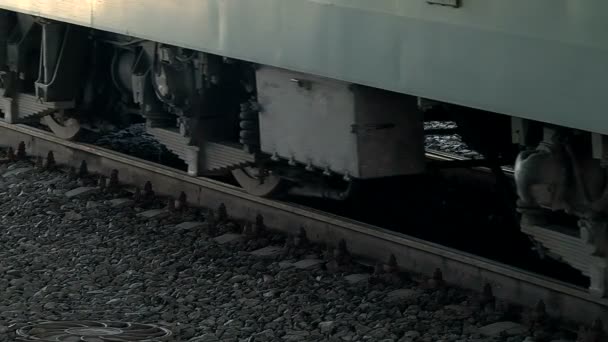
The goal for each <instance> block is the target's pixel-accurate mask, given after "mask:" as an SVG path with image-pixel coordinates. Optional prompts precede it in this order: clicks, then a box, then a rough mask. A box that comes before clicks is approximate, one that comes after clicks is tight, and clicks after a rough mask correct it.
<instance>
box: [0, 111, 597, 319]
mask: <svg viewBox="0 0 608 342" xmlns="http://www.w3.org/2000/svg"><path fill="white" fill-rule="evenodd" d="M20 141H24V142H25V143H26V149H27V152H28V154H30V155H35V156H46V155H47V153H48V152H49V151H53V153H54V156H55V159H56V161H57V162H58V163H60V164H67V165H71V166H75V167H77V166H78V165H80V163H81V162H82V161H83V160H84V161H86V163H87V165H88V168H89V170H90V171H92V172H95V173H99V174H105V175H109V174H110V172H111V171H112V170H118V171H119V177H120V181H121V182H123V183H126V184H130V185H137V186H142V185H143V183H144V182H146V181H150V182H152V183H153V184H154V190H155V192H156V193H157V194H160V195H163V196H171V197H175V196H177V195H178V193H179V192H180V191H183V192H184V193H185V194H186V195H187V198H188V202H189V204H190V205H194V206H202V207H210V208H215V207H217V206H218V205H219V204H220V203H224V204H225V205H226V207H227V208H228V211H229V213H230V216H231V217H232V218H234V219H237V220H247V221H253V220H255V218H256V216H257V215H258V214H261V215H263V216H264V222H265V224H266V225H267V226H268V227H270V228H271V229H273V230H278V231H282V232H284V233H286V234H297V233H298V231H299V229H300V227H304V228H305V229H306V232H307V236H308V238H309V239H310V240H311V241H312V242H322V243H326V244H329V245H332V244H333V245H337V244H338V242H339V241H340V240H344V241H346V244H347V246H348V249H349V251H350V252H351V253H352V254H353V255H354V256H355V257H356V258H357V259H358V260H360V261H361V262H363V263H371V264H375V263H377V262H379V261H386V260H388V259H389V258H390V257H391V255H392V256H394V257H395V259H396V261H397V264H398V265H399V266H400V268H402V269H404V270H407V271H410V272H415V273H418V274H423V275H428V276H431V275H432V274H434V273H435V271H436V270H437V269H439V270H441V273H442V275H443V279H444V280H445V281H446V282H447V283H449V284H453V285H456V286H459V287H463V288H469V289H472V290H477V291H481V290H482V289H483V288H484V286H486V285H487V284H489V285H490V286H491V288H492V291H493V294H494V295H495V296H496V297H497V298H500V299H504V300H507V301H510V302H513V303H517V304H520V305H523V306H528V307H529V306H533V305H535V304H536V303H538V302H539V301H540V300H542V301H544V303H545V305H546V309H547V312H548V313H549V314H552V315H555V316H558V317H560V318H563V319H566V320H569V321H574V322H578V323H583V324H589V323H590V322H591V321H592V320H594V319H596V318H600V319H602V320H603V322H605V323H608V300H606V299H604V298H597V297H594V296H592V295H590V294H589V293H588V291H587V290H586V289H585V288H581V287H576V286H573V285H570V284H567V283H564V282H559V281H555V280H552V279H549V278H547V277H543V276H539V275H537V274H533V273H530V272H527V271H523V270H521V269H517V268H514V267H511V266H508V265H505V264H501V263H497V262H494V261H492V260H488V259H485V258H480V257H477V256H475V255H471V254H467V253H463V252H461V251H458V250H455V249H451V248H446V247H443V246H441V245H438V244H434V243H430V242H427V241H423V240H420V239H416V238H412V237H409V236H407V235H404V234H399V233H395V232H392V231H389V230H385V229H382V228H380V227H376V226H372V225H367V224H362V223H360V222H356V221H353V220H349V219H347V218H344V217H338V216H335V215H331V214H327V213H325V212H321V211H318V210H313V209H310V208H306V207H303V206H300V205H296V204H293V203H286V202H279V201H274V200H269V199H265V198H259V197H254V196H251V195H249V194H247V193H245V192H244V191H242V190H241V189H239V188H237V187H234V186H230V185H226V184H223V183H220V182H217V181H214V180H210V179H206V178H195V177H190V176H188V175H187V174H186V173H184V172H181V171H176V170H174V169H171V168H168V167H164V166H161V165H157V164H153V163H149V162H146V161H142V160H140V159H137V158H133V157H129V156H126V155H123V154H120V153H116V152H113V151H110V150H106V149H103V148H99V147H96V146H92V145H87V144H80V143H75V142H70V141H65V140H62V139H59V138H56V137H54V136H52V135H50V134H49V133H47V132H45V131H42V130H38V129H35V128H31V127H28V126H23V125H9V124H6V123H4V122H0V145H2V146H16V145H17V144H18V143H19V142H20ZM434 157H436V158H443V159H446V158H449V156H447V155H440V154H435V155H434ZM514 252H517V251H514Z"/></svg>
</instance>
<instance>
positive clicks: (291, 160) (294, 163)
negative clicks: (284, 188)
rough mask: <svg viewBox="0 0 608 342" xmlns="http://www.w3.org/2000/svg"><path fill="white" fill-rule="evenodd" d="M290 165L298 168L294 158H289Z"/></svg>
mask: <svg viewBox="0 0 608 342" xmlns="http://www.w3.org/2000/svg"><path fill="white" fill-rule="evenodd" d="M287 163H288V164H289V166H296V165H297V163H296V159H295V158H294V157H291V158H289V161H288V162H287Z"/></svg>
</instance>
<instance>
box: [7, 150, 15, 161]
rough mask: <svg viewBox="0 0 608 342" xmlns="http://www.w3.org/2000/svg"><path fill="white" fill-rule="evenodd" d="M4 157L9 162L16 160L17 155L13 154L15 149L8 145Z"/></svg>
mask: <svg viewBox="0 0 608 342" xmlns="http://www.w3.org/2000/svg"><path fill="white" fill-rule="evenodd" d="M6 158H7V159H8V161H11V162H14V161H15V160H17V156H15V150H14V149H13V148H12V147H9V148H8V151H6Z"/></svg>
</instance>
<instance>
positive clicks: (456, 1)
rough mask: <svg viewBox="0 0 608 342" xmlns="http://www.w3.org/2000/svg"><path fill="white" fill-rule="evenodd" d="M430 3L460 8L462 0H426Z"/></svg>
mask: <svg viewBox="0 0 608 342" xmlns="http://www.w3.org/2000/svg"><path fill="white" fill-rule="evenodd" d="M426 2H427V3H428V4H430V5H440V6H449V7H454V8H458V7H460V6H461V0H426Z"/></svg>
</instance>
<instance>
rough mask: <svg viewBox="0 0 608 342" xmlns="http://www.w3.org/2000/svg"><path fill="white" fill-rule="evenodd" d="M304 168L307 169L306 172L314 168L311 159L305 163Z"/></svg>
mask: <svg viewBox="0 0 608 342" xmlns="http://www.w3.org/2000/svg"><path fill="white" fill-rule="evenodd" d="M305 169H306V171H308V172H312V171H314V170H315V168H314V166H312V161H310V160H309V161H308V162H307V163H306V168H305Z"/></svg>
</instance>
